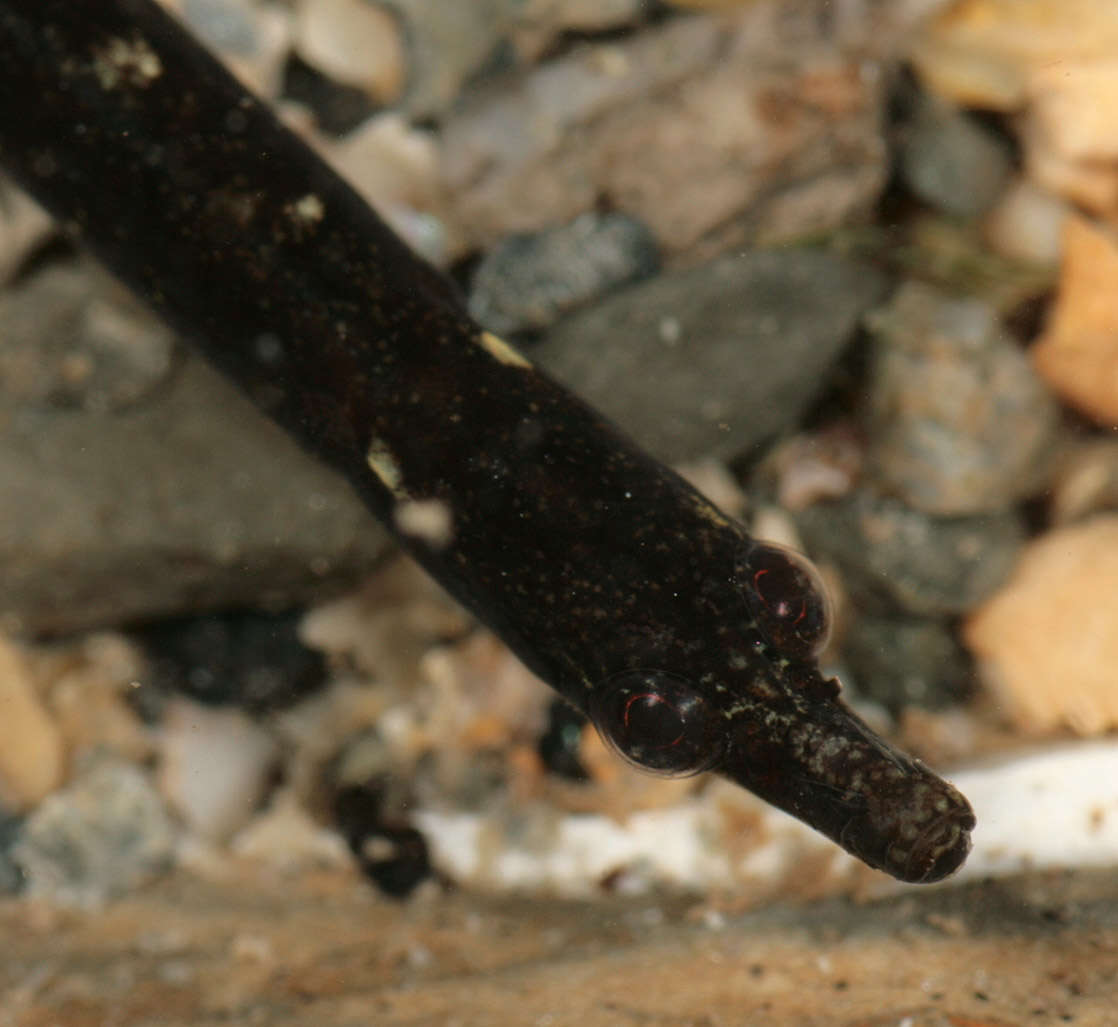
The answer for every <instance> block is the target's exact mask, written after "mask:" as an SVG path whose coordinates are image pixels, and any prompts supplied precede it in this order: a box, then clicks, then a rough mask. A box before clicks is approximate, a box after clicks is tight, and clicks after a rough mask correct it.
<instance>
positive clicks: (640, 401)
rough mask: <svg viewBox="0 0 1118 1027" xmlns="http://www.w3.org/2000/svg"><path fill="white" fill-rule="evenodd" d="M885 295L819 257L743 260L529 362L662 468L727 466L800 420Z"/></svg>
mask: <svg viewBox="0 0 1118 1027" xmlns="http://www.w3.org/2000/svg"><path fill="white" fill-rule="evenodd" d="M885 287H886V282H885V279H884V277H883V276H882V275H880V274H878V273H877V272H876V271H874V270H872V269H869V268H866V267H863V266H860V265H858V264H855V263H852V262H850V261H846V260H843V259H841V258H839V257H835V256H832V255H830V254H827V253H823V252H818V251H814V250H772V251H757V252H751V253H746V254H741V255H737V254H734V255H729V256H725V257H720V258H719V259H717V260H715V261H712V262H711V263H709V264H704V265H702V266H700V267H694V268H690V269H687V270H685V271H676V272H671V273H668V274H664V275H660V276H659V277H657V278H654V279H651V280H650V281H648V282H645V283H642V284H640V285H636V286H632V287H630V288H628V289H625V290H624V291H622V292H620V293H617V294H616V295H614V296H612V297H610V298H608V299H606V300H604V301H603V302H601V303H599V304H596V305H595V306H593V307H591V308H589V309H587V310H586V311H585V312H580V313H577V314H575V315H573V316H571V317H569V318H567V319H566V320H564V321H563V322H561V323H560V324H559V325H558V326H557V327H556V328H555V329H554V330H553V331H552V332H551V333H550V334H549V335H548V337H547V339H546V340H545V341H544V342H543V343H541V344H540V346H538V347H536V348H534V349H533V350H532V356H533V358H534V359H536V360H538V362H539V363H540V364H541V365H542V366H543V367H545V368H546V369H547V370H548V371H550V372H551V373H552V374H554V375H555V376H556V377H557V378H558V379H559V380H560V381H563V382H565V383H566V384H567V385H569V386H571V387H572V388H573V389H574V390H575V391H576V392H578V393H580V394H581V395H582V396H583V397H584V398H585V399H587V400H589V401H590V402H591V403H592V404H594V405H595V406H597V407H599V408H600V409H602V410H603V411H605V413H607V414H609V415H610V417H612V418H613V419H614V420H615V421H617V423H618V424H620V425H621V427H623V428H624V429H626V430H627V431H628V432H629V433H630V434H631V435H632V436H633V437H634V438H635V439H637V441H638V442H640V443H641V444H642V445H644V446H646V447H647V448H649V449H650V450H651V451H652V452H653V453H655V454H656V455H657V456H658V457H660V458H661V459H663V460H667V461H669V462H678V461H684V460H692V459H695V458H696V457H699V456H714V457H722V458H730V457H734V456H737V455H738V454H742V453H745V452H748V451H749V450H750V449H752V448H753V447H755V446H757V445H758V444H759V443H761V442H762V441H764V440H766V439H769V438H771V437H773V436H775V435H777V434H778V433H780V432H782V431H785V430H787V429H788V428H790V427H792V426H793V425H795V424H796V423H797V421H798V420H799V418H800V417H801V416H802V414H803V413H804V411H805V409H806V408H807V407H808V406H809V404H810V403H811V402H812V400H813V399H814V398H815V397H816V396H817V395H818V394H819V391H820V389H821V388H822V387H823V386H824V385H825V384H826V382H827V377H828V373H829V372H830V370H831V368H832V367H833V366H834V364H835V362H836V360H837V359H838V358H839V356H840V354H841V353H842V351H843V349H844V347H845V346H846V344H847V343H848V342H849V341H850V339H851V337H852V335H853V334H854V331H855V329H856V328H857V326H858V323H859V319H860V318H861V316H862V313H863V312H864V311H865V310H866V309H868V308H869V307H871V306H872V305H873V304H874V303H876V302H878V301H879V300H880V299H881V297H882V295H883V293H884V291H885Z"/></svg>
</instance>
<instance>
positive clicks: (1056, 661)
mask: <svg viewBox="0 0 1118 1027" xmlns="http://www.w3.org/2000/svg"><path fill="white" fill-rule="evenodd" d="M964 638H965V640H966V643H967V645H968V646H969V647H970V649H971V650H972V652H973V653H974V655H975V657H976V659H977V660H978V662H979V666H980V668H981V670H982V674H983V678H984V680H985V682H986V684H987V685H988V687H990V688H991V689H992V690H993V692H994V694H995V697H996V699H997V700H998V702H999V703H1000V704H1001V706H1002V708H1003V709H1004V712H1005V714H1006V716H1007V717H1008V718H1009V719H1010V720H1011V721H1012V722H1013V723H1014V724H1015V725H1016V726H1017V727H1018V728H1019V729H1021V730H1022V731H1026V732H1029V733H1040V732H1046V731H1053V730H1056V729H1057V728H1059V727H1062V726H1066V727H1069V728H1071V729H1072V730H1073V731H1076V732H1077V733H1079V734H1084V735H1091V734H1099V733H1101V732H1103V731H1106V730H1108V729H1110V728H1113V727H1114V726H1116V725H1118V516H1116V515H1106V516H1100V517H1097V518H1095V519H1093V520H1091V521H1088V522H1086V523H1083V524H1079V525H1075V526H1073V527H1068V528H1061V529H1058V530H1056V531H1053V532H1050V533H1049V534H1047V535H1045V536H1043V537H1042V538H1040V539H1038V540H1036V541H1035V542H1033V543H1032V544H1031V545H1030V546H1029V547H1028V548H1027V549H1026V550H1025V551H1024V553H1023V554H1022V556H1021V558H1020V562H1019V563H1018V566H1017V569H1016V570H1015V571H1014V573H1013V576H1012V578H1011V579H1010V580H1009V582H1008V583H1007V584H1006V585H1005V586H1004V587H1003V588H1002V590H1001V591H1000V592H998V593H997V594H996V595H995V596H994V597H993V598H992V599H990V600H989V601H988V602H986V603H985V604H984V605H983V606H981V607H980V608H979V609H978V610H977V611H976V612H975V613H973V614H972V615H971V617H970V618H969V619H968V620H967V622H966V624H965V626H964Z"/></svg>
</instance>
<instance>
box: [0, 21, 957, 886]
mask: <svg viewBox="0 0 1118 1027" xmlns="http://www.w3.org/2000/svg"><path fill="white" fill-rule="evenodd" d="M0 160H2V161H3V162H4V163H5V164H6V165H7V166H8V167H9V168H10V170H11V171H12V172H13V173H14V174H15V175H16V176H17V177H18V178H19V180H20V181H21V182H22V183H23V184H24V185H25V186H26V187H27V188H28V189H29V190H30V191H31V192H32V193H33V194H34V195H35V196H36V197H38V198H39V200H40V201H41V202H42V203H44V204H45V205H46V206H47V207H48V208H49V209H50V210H52V211H53V212H54V213H55V214H56V215H57V216H58V218H59V219H60V220H61V221H62V222H63V223H65V224H66V225H68V226H69V227H71V228H72V229H73V230H74V231H75V232H76V233H77V234H78V236H79V237H81V238H82V239H83V240H84V242H85V243H86V244H87V245H88V246H89V247H90V248H91V249H92V250H94V251H95V252H96V253H97V254H98V255H99V256H100V257H101V259H102V260H103V261H104V262H105V263H106V264H107V265H108V266H109V267H110V268H112V269H113V270H114V271H115V272H116V273H117V274H118V275H119V276H120V277H121V278H122V279H123V280H124V281H125V282H127V283H128V284H130V285H131V286H132V287H133V288H134V289H135V290H136V291H137V292H138V293H139V294H141V295H142V296H144V297H145V298H146V299H147V300H148V301H149V302H150V303H151V305H152V306H153V307H154V308H155V309H156V310H157V311H159V312H160V313H161V314H162V315H163V316H164V317H165V318H166V319H167V320H168V321H169V322H170V323H171V324H173V325H174V326H175V327H176V328H177V329H178V330H180V331H181V332H183V333H184V334H185V335H186V336H187V337H189V338H190V339H191V340H192V341H194V342H195V343H196V344H197V345H198V346H199V347H200V348H201V349H202V351H203V352H205V353H206V355H207V356H208V357H209V358H210V359H211V360H213V361H214V363H216V364H217V365H218V366H220V367H221V368H222V369H223V370H224V371H225V372H226V373H227V374H228V375H229V376H230V377H231V378H232V379H233V380H234V381H236V382H237V383H239V384H240V385H241V387H242V388H244V389H245V390H246V392H247V393H248V394H249V395H250V396H252V397H253V398H254V399H255V400H256V401H257V402H258V403H259V404H260V405H261V406H262V407H263V408H264V409H265V410H266V411H267V412H268V413H269V414H270V415H271V416H272V417H273V418H275V419H276V420H277V421H278V422H279V423H281V424H282V425H284V426H285V427H287V428H288V429H289V430H290V431H291V432H292V433H293V434H294V435H295V436H296V437H298V438H299V439H300V440H301V441H302V442H303V443H304V444H305V445H306V446H307V447H308V448H310V449H311V450H312V451H313V452H315V453H317V454H318V455H319V456H320V457H321V458H322V459H324V460H326V461H328V462H329V463H331V464H333V465H334V466H335V467H337V468H339V469H340V470H341V471H342V472H343V473H344V474H345V475H347V477H348V478H349V480H350V481H351V482H352V483H353V485H354V487H355V488H356V489H357V490H358V491H359V493H360V494H361V495H362V497H363V498H364V499H365V500H366V501H367V502H368V504H369V506H370V507H371V508H372V509H373V511H374V512H375V513H376V514H377V515H378V516H379V517H381V518H382V519H383V520H384V521H385V523H386V524H388V525H389V526H390V527H394V528H395V529H396V530H397V533H398V535H399V536H400V537H401V541H402V542H403V544H404V545H405V546H406V547H407V548H408V549H409V550H410V551H411V552H412V553H413V554H414V555H415V556H416V557H417V558H418V559H419V560H420V561H421V562H422V563H423V564H424V565H425V566H426V567H427V568H428V570H430V572H431V573H432V574H433V575H434V576H435V577H436V578H437V579H438V580H439V581H440V582H442V584H443V585H445V586H446V588H447V589H448V590H449V591H451V592H452V593H453V594H454V595H455V596H456V597H457V598H458V599H459V600H461V602H462V603H463V604H465V605H466V606H467V607H469V608H470V609H471V610H473V611H474V612H475V613H476V614H477V615H478V616H479V617H480V618H481V619H482V620H483V621H485V622H486V623H487V624H489V625H490V626H491V627H492V628H493V629H494V630H495V631H496V632H497V633H498V634H499V635H500V636H501V637H502V638H503V639H504V640H505V641H506V642H507V643H508V644H509V645H510V646H511V647H512V648H513V649H514V650H515V651H516V653H517V654H518V655H519V656H520V658H521V659H522V660H523V661H524V662H525V663H526V664H527V665H528V666H529V667H531V668H532V669H533V670H534V671H535V672H536V673H537V674H539V675H540V676H541V677H542V678H543V679H544V680H545V681H548V682H549V683H550V684H552V685H553V686H554V687H555V688H556V689H557V690H558V691H559V692H561V693H562V694H563V695H564V696H565V697H566V698H567V699H569V700H570V701H571V702H572V703H574V704H575V705H576V706H578V707H580V708H581V709H584V710H587V709H590V708H592V706H593V704H592V703H591V697H592V696H594V695H595V694H597V695H599V696H600V695H604V694H608V693H605V692H602V691H601V690H603V689H608V688H610V687H612V686H611V685H610V684H609V682H610V681H616V680H617V679H616V678H615V675H618V674H619V673H622V672H626V671H632V670H635V669H640V670H650V671H654V672H667V673H670V674H672V675H675V679H677V680H682V681H683V682H684V683H685V687H686V686H687V684H688V683H689V687H691V688H692V689H693V690H694V694H695V696H696V704H695V709H697V710H698V711H699V714H698V720H699V726H698V727H695V726H694V725H692V726H691V727H689V728H688V730H689V731H690V730H692V729H694V730H701V731H702V744H703V746H704V747H705V746H708V745H709V746H710V747H711V749H710V751H711V753H712V758H711V760H710V761H709V762H711V763H712V764H713V769H715V770H717V771H719V772H721V773H722V774H725V775H726V776H728V777H730V778H732V779H733V780H735V781H737V782H740V783H741V784H742V785H744V786H745V787H746V788H749V789H751V790H752V791H754V792H756V793H757V794H758V795H760V796H762V797H763V798H765V799H767V800H768V801H769V802H771V803H773V804H774V805H776V806H779V807H781V808H782V809H785V810H787V811H788V812H790V813H792V814H794V815H796V816H798V817H800V818H801V819H803V820H805V821H807V822H808V823H809V824H811V825H813V826H814V827H816V828H818V829H819V830H820V831H823V832H824V833H825V834H827V835H828V836H830V837H831V838H833V839H834V840H835V841H836V842H838V843H839V844H840V845H842V846H844V847H845V848H846V849H848V850H849V851H850V852H852V853H854V854H855V855H856V856H859V857H860V858H862V859H863V860H865V861H866V862H867V863H869V864H871V865H872V866H875V867H880V868H881V869H883V870H886V871H888V872H889V873H891V874H893V875H894V876H896V877H899V878H901V879H904V880H909V881H932V880H938V879H939V878H941V877H943V876H945V875H946V874H949V873H951V872H952V871H953V870H955V869H956V868H957V867H958V866H959V865H960V864H961V863H962V861H963V859H964V858H965V856H966V853H967V851H968V848H969V834H968V833H969V830H970V828H971V827H972V826H973V823H974V818H973V815H972V814H971V811H970V808H969V806H968V805H967V803H966V800H965V799H963V797H962V796H961V795H959V793H958V792H956V791H955V790H954V789H953V788H952V787H951V786H950V785H948V784H947V783H945V782H944V781H942V780H941V779H940V778H938V777H937V776H936V775H934V774H933V773H931V772H930V771H929V770H927V769H926V768H925V767H923V766H922V765H921V764H919V763H918V762H917V761H915V760H913V759H911V758H910V757H908V756H905V755H904V754H902V753H900V752H897V751H896V750H894V749H892V748H891V747H890V746H888V745H887V744H886V743H885V742H883V741H881V740H880V739H878V738H877V737H876V736H874V735H873V733H872V732H871V731H870V730H869V729H868V728H867V727H866V726H865V725H864V724H863V723H862V722H861V721H860V720H859V719H858V718H857V717H856V716H855V715H854V714H853V713H851V712H850V711H849V710H848V709H847V708H846V707H845V706H844V705H843V704H842V703H841V701H840V700H839V699H838V686H837V684H836V683H835V682H833V681H826V680H824V679H823V678H822V677H821V676H820V674H819V671H818V669H817V667H816V666H815V665H814V663H813V662H811V661H810V660H806V659H801V658H800V657H799V656H797V655H796V654H795V653H788V652H781V651H779V650H778V649H777V648H776V647H775V646H774V645H773V644H772V643H771V640H769V641H766V638H765V635H764V633H763V631H762V630H761V626H760V625H758V624H757V623H756V622H755V621H753V620H752V619H751V616H750V614H749V613H748V609H749V607H748V605H747V604H746V603H745V602H744V601H743V590H744V589H748V588H750V587H752V586H751V582H750V580H749V576H748V575H747V574H743V573H742V572H741V571H740V569H739V566H738V564H739V557H740V554H741V553H742V551H743V548H745V547H746V546H747V544H748V540H747V537H746V535H745V534H744V531H743V529H742V528H741V527H740V526H739V525H737V524H736V523H734V522H732V521H730V520H729V519H728V518H726V517H725V516H724V515H722V514H721V513H720V512H719V511H718V510H717V509H715V508H714V507H713V506H711V505H710V503H708V502H707V501H706V500H705V499H703V498H702V497H701V496H699V494H698V493H696V492H695V490H694V489H692V488H691V487H690V486H688V485H687V484H686V483H684V482H683V481H682V480H681V479H680V478H679V477H678V476H677V475H675V474H674V473H673V472H671V471H670V470H668V469H667V468H665V467H663V466H662V465H660V464H658V463H657V462H656V461H654V460H652V459H651V458H650V457H648V456H647V455H645V454H644V453H643V452H641V451H640V449H638V448H637V447H636V446H635V445H634V444H633V443H631V442H630V441H629V440H627V439H626V438H624V437H623V436H622V435H621V434H620V433H619V432H618V431H617V430H616V429H615V428H614V427H613V426H611V425H610V424H609V423H608V422H607V421H605V419H604V418H603V417H601V415H599V414H598V413H596V412H595V411H593V410H591V409H590V408H589V407H587V406H586V405H585V404H583V403H582V402H580V401H579V400H578V399H577V398H576V397H574V396H572V395H571V394H570V393H568V392H567V391H565V390H564V389H562V388H561V387H559V386H558V385H556V384H555V383H554V382H552V381H551V380H550V379H548V378H547V377H546V376H545V375H543V374H541V373H540V372H538V371H537V370H535V369H534V368H532V367H531V366H530V365H529V364H528V363H527V362H526V361H525V360H523V359H522V358H520V357H519V356H518V355H516V354H515V353H514V352H513V351H511V350H509V349H507V348H506V347H504V345H503V344H502V343H501V342H500V341H499V340H496V339H493V338H492V337H486V336H484V335H483V333H481V332H480V330H479V329H478V328H477V327H476V326H475V325H474V324H473V323H472V322H471V321H470V320H469V319H468V317H467V316H466V315H465V313H464V312H463V309H462V307H461V305H460V304H459V302H458V299H457V297H456V295H455V293H454V290H453V288H452V287H451V286H450V285H449V284H448V283H446V282H445V281H444V280H443V279H442V278H441V277H440V276H439V275H438V274H437V273H435V272H434V271H432V270H430V269H429V268H428V267H426V266H425V265H424V264H422V263H421V262H420V261H419V260H417V259H416V258H415V257H414V256H413V255H412V254H411V253H410V251H409V250H408V249H407V248H406V247H405V246H404V245H403V244H402V243H401V242H400V241H399V240H398V239H396V238H395V237H394V236H393V235H392V233H391V232H390V231H389V230H388V229H387V228H386V227H385V226H384V225H383V224H382V222H381V221H380V220H379V219H378V218H377V217H376V215H375V214H373V212H372V211H370V210H369V209H368V208H367V207H366V206H365V205H364V204H363V202H362V201H361V200H360V199H359V198H358V197H357V196H356V195H355V194H354V193H353V192H352V191H351V190H350V189H349V188H348V187H347V186H346V185H345V184H344V183H343V182H341V181H340V180H339V179H338V178H337V177H336V176H334V175H333V174H332V173H331V172H330V171H329V170H328V169H327V168H326V167H325V166H324V165H323V164H322V163H321V162H320V161H318V160H317V159H316V158H315V157H314V156H313V155H312V154H311V153H310V151H309V150H308V149H307V148H306V147H305V146H303V145H302V144H301V143H300V142H299V141H298V140H296V139H295V138H294V137H293V136H291V135H290V134H289V133H287V132H286V131H285V130H284V129H283V128H282V127H281V126H279V125H278V123H277V122H276V121H275V120H274V118H273V117H272V116H271V114H270V113H269V112H268V111H267V110H266V109H265V108H264V107H262V106H261V104H260V103H259V102H258V101H256V100H254V99H252V98H251V97H249V96H248V95H246V94H245V93H244V92H243V90H241V89H240V87H239V86H238V85H237V84H236V83H235V82H234V81H233V80H232V78H231V77H230V76H229V75H228V74H227V73H225V71H224V70H223V69H222V68H221V67H220V66H219V65H218V64H217V63H216V61H214V60H213V59H212V58H211V57H209V56H208V55H207V54H206V53H204V52H203V51H202V50H201V49H200V48H199V47H198V46H197V45H196V44H195V43H194V42H193V41H192V40H191V39H190V38H189V37H188V36H186V35H185V34H184V33H183V32H182V31H181V30H180V29H178V28H177V27H176V25H175V24H174V23H173V22H172V21H171V20H170V19H169V18H168V17H167V16H165V15H164V14H163V13H162V12H161V11H160V10H159V9H158V8H157V7H156V6H155V5H154V4H153V3H152V2H150V0H0ZM412 500H435V501H437V505H436V509H441V510H442V512H443V513H444V514H446V515H447V516H446V518H445V522H446V524H447V525H448V528H447V529H446V530H438V531H431V532H426V531H418V530H417V531H416V532H415V533H413V534H408V532H407V531H402V530H401V526H402V525H408V524H410V523H411V521H409V520H407V519H405V518H402V517H400V506H401V504H407V503H408V502H410V501H412ZM409 530H411V529H409ZM652 680H655V675H653V677H652ZM607 705H608V704H607ZM600 716H601V714H600ZM605 719H607V720H608V719H610V715H606V716H605ZM603 726H604V727H605V728H606V729H607V731H608V730H609V729H610V727H611V725H610V724H608V723H607V724H605V725H603Z"/></svg>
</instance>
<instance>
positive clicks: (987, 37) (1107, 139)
mask: <svg viewBox="0 0 1118 1027" xmlns="http://www.w3.org/2000/svg"><path fill="white" fill-rule="evenodd" d="M1116 53H1118V4H1115V3H1112V2H1110V0H959V2H956V3H951V4H947V5H946V6H945V7H944V8H943V10H942V12H941V13H940V14H938V15H937V16H936V17H934V18H932V19H930V20H929V22H928V23H927V24H926V25H925V27H924V28H923V29H922V31H920V32H919V33H918V34H917V36H916V37H915V39H914V42H913V44H912V47H911V57H912V61H913V64H914V66H915V67H916V69H917V71H918V74H919V75H920V77H921V78H922V79H923V81H924V82H925V84H926V85H927V86H928V87H929V88H930V89H932V90H933V91H934V92H936V93H938V94H939V95H941V96H944V97H946V98H948V99H950V100H952V101H954V102H955V103H957V104H960V105H962V106H968V107H981V108H986V109H993V110H1000V111H1016V110H1023V111H1024V112H1025V113H1024V118H1023V127H1022V135H1023V147H1024V150H1025V164H1026V168H1027V171H1028V177H1029V178H1031V179H1032V180H1033V181H1035V182H1036V183H1037V184H1038V185H1041V186H1043V187H1044V188H1045V189H1047V190H1049V191H1051V192H1055V193H1058V194H1060V195H1062V196H1065V197H1066V198H1068V199H1069V200H1072V201H1073V202H1075V203H1079V204H1083V205H1085V206H1087V207H1088V208H1089V209H1091V210H1093V211H1094V212H1096V213H1108V214H1113V213H1115V209H1114V208H1115V203H1116V202H1118V166H1115V164H1114V163H1113V159H1114V156H1115V154H1116V152H1118V150H1116V148H1118V58H1116V57H1115V54H1116Z"/></svg>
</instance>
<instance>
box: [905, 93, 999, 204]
mask: <svg viewBox="0 0 1118 1027" xmlns="http://www.w3.org/2000/svg"><path fill="white" fill-rule="evenodd" d="M900 169H901V175H902V177H903V178H904V181H905V183H906V184H907V185H908V187H909V189H911V190H912V192H913V193H914V194H915V195H916V196H918V197H919V198H920V199H922V200H923V201H924V202H925V203H928V204H930V205H931V206H933V207H935V208H936V209H937V210H940V211H942V212H943V213H945V214H950V215H952V216H954V217H962V218H973V217H977V216H978V215H980V214H983V213H985V212H986V211H987V210H989V208H990V207H992V206H993V205H994V203H995V202H996V201H997V200H998V199H999V197H1000V196H1001V195H1002V193H1003V192H1004V191H1005V188H1006V185H1007V183H1008V181H1009V176H1010V173H1011V172H1012V160H1011V157H1010V153H1009V148H1008V146H1007V145H1006V144H1005V143H1004V142H1003V141H1002V140H1001V139H999V138H998V137H997V136H996V135H995V134H994V133H993V132H991V131H990V130H989V129H987V128H984V127H983V126H982V125H981V124H979V122H977V121H976V120H975V119H974V118H972V117H970V116H968V115H966V114H964V113H963V112H962V111H959V110H957V109H955V108H954V107H951V106H950V105H948V104H946V103H944V102H942V101H940V100H936V99H934V98H932V97H929V96H927V95H926V94H921V95H920V96H919V98H918V99H917V101H916V103H915V106H914V109H913V112H912V117H911V119H910V121H909V122H908V125H907V126H906V129H905V131H904V133H903V139H902V143H901V153H900Z"/></svg>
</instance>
